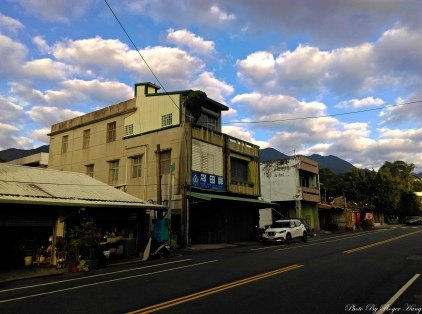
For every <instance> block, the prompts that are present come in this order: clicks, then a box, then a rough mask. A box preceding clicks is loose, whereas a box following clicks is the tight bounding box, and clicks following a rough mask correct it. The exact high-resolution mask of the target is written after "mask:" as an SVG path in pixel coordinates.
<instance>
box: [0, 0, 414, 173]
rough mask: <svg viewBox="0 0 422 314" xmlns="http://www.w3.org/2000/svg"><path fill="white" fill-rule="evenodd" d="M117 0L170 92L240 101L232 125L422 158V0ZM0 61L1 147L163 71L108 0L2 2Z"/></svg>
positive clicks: (314, 148)
mask: <svg viewBox="0 0 422 314" xmlns="http://www.w3.org/2000/svg"><path fill="white" fill-rule="evenodd" d="M108 3H109V4H110V6H111V7H112V8H113V10H114V12H115V13H116V15H117V16H118V18H119V19H120V21H121V23H122V24H123V25H124V27H125V28H126V30H127V32H128V33H129V35H130V36H131V38H132V40H133V41H134V43H135V44H136V46H137V47H138V49H139V50H140V53H141V54H142V56H143V57H144V59H145V60H146V61H147V63H148V65H149V66H150V67H151V68H152V70H153V71H154V73H155V75H156V76H157V77H158V78H159V80H160V82H161V83H162V85H163V86H164V88H165V89H166V90H167V91H173V90H185V89H200V90H203V91H204V92H206V93H207V95H208V97H210V98H213V99H215V100H217V101H220V102H222V103H224V104H226V105H227V106H229V107H230V110H229V111H228V112H226V113H224V116H223V124H224V126H223V131H224V132H225V133H228V134H230V135H233V136H235V137H238V138H241V139H244V140H246V141H249V142H252V143H255V144H258V145H259V146H260V147H261V148H265V147H273V148H275V149H277V150H279V151H281V152H283V153H285V154H287V155H292V154H293V152H295V153H298V154H304V155H310V154H313V153H316V154H321V155H335V156H338V157H340V158H342V159H345V160H347V161H349V162H351V163H352V164H354V165H355V166H357V167H366V168H374V169H377V168H378V167H380V166H381V165H382V164H383V163H384V162H385V161H395V160H403V161H405V162H408V163H413V164H415V166H416V171H417V172H421V171H422V127H421V126H422V119H421V116H422V102H420V101H421V100H422V77H421V73H422V19H420V16H419V15H420V12H421V9H422V2H421V1H419V0H413V1H412V0H408V1H404V0H402V1H399V0H355V1H338V0H314V1H308V0H291V1H287V0H285V1H283V0H278V1H275V0H267V1H266V0H263V1H241V0H230V1H209V0H201V1H199V0H186V1H177V0H176V1H159V0H156V1H154V0H149V1H144V0H141V1H135V0H134V1H129V0H127V1H125V0H119V1H118V0H108ZM0 60H1V66H0V80H1V84H0V110H1V114H0V149H7V148H12V147H15V148H25V149H28V148H34V147H38V146H40V145H43V144H48V142H49V139H48V136H47V133H48V132H49V130H50V126H51V124H53V123H57V122H60V121H63V120H66V119H70V118H72V117H75V116H78V115H81V114H84V113H87V112H90V111H93V110H96V109H99V108H102V107H104V106H107V105H111V104H114V103H117V102H120V101H123V100H126V99H129V98H131V97H133V86H134V84H135V83H138V82H146V81H150V82H153V83H158V82H157V81H156V79H155V78H154V76H153V75H152V74H151V73H150V71H149V70H148V68H147V67H146V65H145V63H144V62H143V61H142V59H141V58H140V56H139V54H138V53H137V52H136V51H135V49H134V48H133V46H132V45H131V43H130V42H129V40H128V39H127V37H126V35H125V34H124V32H123V30H122V29H121V28H120V26H119V25H118V23H117V21H116V20H115V18H114V16H113V15H112V13H111V11H110V10H109V8H108V7H107V5H106V3H105V2H104V1H102V0H91V1H89V0H74V1H67V0H4V1H2V2H1V3H0ZM411 102H414V103H411ZM356 111H358V112H359V113H354V114H350V113H351V112H356ZM306 117H319V118H311V119H303V118H306ZM271 121H272V122H271Z"/></svg>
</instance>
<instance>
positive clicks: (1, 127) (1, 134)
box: [0, 122, 32, 150]
mask: <svg viewBox="0 0 422 314" xmlns="http://www.w3.org/2000/svg"><path fill="white" fill-rule="evenodd" d="M21 131H22V130H21V129H19V128H17V127H16V126H13V125H10V124H6V123H1V122H0V150H4V149H8V148H32V140H31V139H29V138H26V137H23V136H20V135H19V134H20V133H21Z"/></svg>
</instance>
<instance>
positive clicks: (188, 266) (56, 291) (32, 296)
mask: <svg viewBox="0 0 422 314" xmlns="http://www.w3.org/2000/svg"><path fill="white" fill-rule="evenodd" d="M215 262H218V260H212V261H208V262H202V263H196V264H192V265H185V266H180V267H175V268H169V269H164V270H157V271H154V272H152V273H147V274H140V275H133V276H127V277H122V278H116V279H109V280H104V281H101V282H94V283H88V284H85V285H81V286H76V287H71V288H64V289H59V290H54V291H48V292H42V293H37V294H31V295H27V296H23V297H17V298H13V299H6V300H1V301H0V304H1V303H8V302H12V301H18V300H24V299H29V298H34V297H39V296H43V295H49V294H56V293H59V292H64V291H71V290H76V289H82V288H86V287H92V286H98V285H102V284H106V283H110V282H116V281H122V280H127V279H132V278H137V277H145V276H150V275H155V274H160V273H166V272H169V271H173V270H177V269H183V268H190V267H194V266H199V265H205V264H210V263H215Z"/></svg>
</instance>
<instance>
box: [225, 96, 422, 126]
mask: <svg viewBox="0 0 422 314" xmlns="http://www.w3.org/2000/svg"><path fill="white" fill-rule="evenodd" d="M421 102H422V100H415V101H410V102H405V103H400V104H395V105H386V106H381V107H377V108H371V109H363V110H356V111H349V112H343V113H335V114H327V115H321V116H309V117H297V118H286V119H275V120H260V121H230V122H227V123H223V124H258V123H274V122H288V121H297V120H309V119H320V118H328V117H338V116H345V115H350V114H356V113H362V112H369V111H375V110H382V109H385V108H394V107H399V106H405V105H411V104H417V103H421Z"/></svg>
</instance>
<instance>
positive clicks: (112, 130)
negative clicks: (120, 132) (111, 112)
mask: <svg viewBox="0 0 422 314" xmlns="http://www.w3.org/2000/svg"><path fill="white" fill-rule="evenodd" d="M115 140H116V121H114V122H110V123H107V143H109V142H113V141H115Z"/></svg>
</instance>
